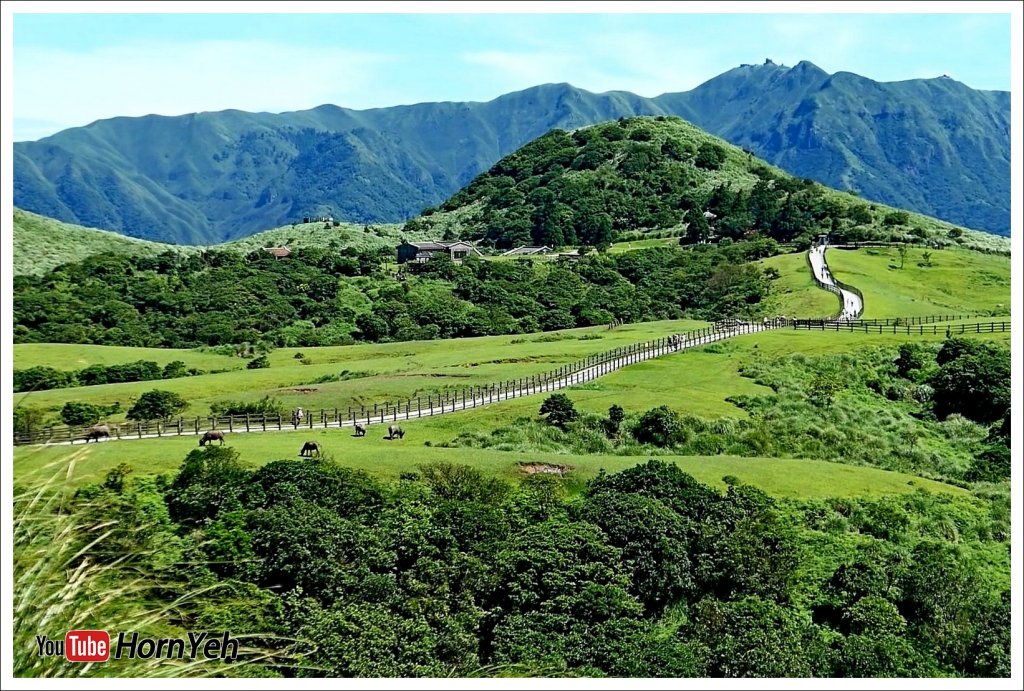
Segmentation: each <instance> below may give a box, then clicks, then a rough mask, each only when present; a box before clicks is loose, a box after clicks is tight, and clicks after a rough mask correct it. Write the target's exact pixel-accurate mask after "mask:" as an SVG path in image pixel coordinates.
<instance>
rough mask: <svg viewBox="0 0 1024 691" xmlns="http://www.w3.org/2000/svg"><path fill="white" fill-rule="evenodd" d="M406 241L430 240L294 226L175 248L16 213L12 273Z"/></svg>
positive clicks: (388, 229) (349, 226)
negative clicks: (108, 261)
mask: <svg viewBox="0 0 1024 691" xmlns="http://www.w3.org/2000/svg"><path fill="white" fill-rule="evenodd" d="M402 237H409V238H410V239H412V240H418V239H426V238H420V237H418V236H416V235H415V234H413V235H412V236H411V237H410V234H409V233H404V234H403V233H402V232H401V226H399V225H394V224H381V225H364V224H354V223H340V222H338V223H327V222H315V223H291V224H288V225H286V226H282V227H280V228H272V229H270V230H265V231H263V232H260V233H256V234H255V235H250V236H248V237H245V238H242V239H239V240H232V241H231V242H226V243H222V244H220V245H212V246H199V245H171V244H166V243H162V242H150V241H148V240H138V239H136V238H132V237H128V236H127V235H122V234H120V233H117V232H113V231H109V230H100V229H97V228H84V227H82V226H76V225H72V224H70V223H64V222H62V221H58V220H56V219H52V218H47V217H45V216H40V215H39V214H34V213H31V212H29V211H23V210H22V209H15V210H14V273H15V275H22V274H36V275H40V274H43V273H46V272H47V271H49V270H51V269H53V268H55V267H57V266H59V265H61V264H67V263H70V262H78V261H81V260H83V259H86V258H87V257H92V256H95V255H99V254H117V255H122V256H135V257H155V256H157V255H159V254H163V253H164V252H171V253H174V254H182V255H186V254H195V253H199V252H203V251H208V250H210V249H229V250H234V251H237V252H252V251H254V250H258V249H260V248H263V247H281V246H285V247H288V248H289V249H292V250H294V249H301V248H306V247H322V248H325V249H330V250H332V251H342V250H349V251H351V252H352V253H353V254H358V253H359V252H362V251H370V250H381V249H383V248H388V249H389V250H390V249H393V248H394V246H395V245H397V244H398V243H399V242H401V238H402Z"/></svg>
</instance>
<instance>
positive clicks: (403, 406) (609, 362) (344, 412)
mask: <svg viewBox="0 0 1024 691" xmlns="http://www.w3.org/2000/svg"><path fill="white" fill-rule="evenodd" d="M956 318H957V317H955V316H952V315H941V316H932V317H911V318H902V319H887V320H863V321H848V322H835V321H827V320H811V319H792V320H790V319H775V320H769V321H767V322H766V323H760V324H758V323H744V324H739V325H736V326H732V327H729V328H727V329H718V328H715V327H707V328H704V329H698V330H695V331H689V332H686V333H682V334H677V335H675V336H666V337H664V338H658V339H654V340H651V341H645V342H642V343H634V344H632V345H628V346H622V347H620V348H615V349H613V350H608V351H606V352H603V353H598V354H596V355H591V356H588V357H586V358H584V359H582V360H578V361H576V362H574V363H571V364H569V365H565V366H563V367H558V368H556V369H553V370H550V371H548V372H544V373H542V374H535V375H531V376H529V377H522V378H519V379H508V380H505V381H501V382H494V383H492V384H487V385H479V386H465V387H461V388H458V389H450V390H447V391H442V392H439V393H437V394H428V395H426V396H417V397H416V398H407V399H406V400H404V401H402V400H399V401H385V402H383V403H374V404H373V406H372V407H370V406H360V407H359V408H354V407H349V408H345V409H342V408H334V409H321V410H319V411H306V413H307V414H306V416H305V417H304V418H303V420H302V422H301V423H299V424H296V423H295V422H293V420H292V419H291V417H290V416H286V415H281V414H270V415H233V416H219V417H217V416H209V417H195V418H188V419H185V418H177V419H172V420H148V421H142V422H124V423H120V424H110V425H108V426H109V428H110V431H111V439H144V438H155V437H169V436H182V435H198V434H202V433H203V432H207V431H210V430H222V431H224V432H228V433H242V432H271V431H284V430H298V429H300V428H301V429H317V428H331V427H351V426H354V425H355V424H356V423H361V424H366V425H369V424H384V423H393V422H397V421H401V420H413V419H418V418H423V417H431V416H434V415H443V414H446V413H452V412H455V411H459V410H466V409H471V408H476V407H479V406H484V405H487V404H489V403H496V402H499V401H505V400H509V399H513V398H519V397H522V396H531V395H533V394H537V393H545V392H549V391H557V390H559V389H563V388H566V387H569V386H574V385H576V384H582V383H585V382H588V381H591V380H593V379H596V378H598V377H601V376H603V375H605V374H608V373H609V372H614V371H616V370H619V369H622V368H623V367H626V366H628V365H632V364H634V363H637V362H642V361H644V360H649V359H651V358H655V357H660V356H662V355H667V354H671V353H674V352H678V351H681V350H684V349H686V348H692V347H694V346H699V345H705V344H708V343H714V342H715V341H720V340H722V339H725V338H731V337H733V336H740V335H743V334H750V333H757V332H760V331H766V330H770V329H777V328H793V329H803V330H820V331H836V332H839V331H849V332H863V333H892V334H905V335H908V336H910V335H924V334H943V333H946V330H947V329H948V332H949V333H950V334H952V335H959V334H983V333H998V332H1006V331H1009V330H1010V322H1009V321H998V322H975V323H964V322H960V323H956V324H952V323H947V324H946V325H945V326H940V324H942V323H943V322H949V321H951V320H953V319H956ZM88 429H89V428H88V427H75V426H57V427H47V428H45V429H40V430H29V431H28V432H26V433H22V434H17V435H15V439H14V443H15V444H16V445H26V444H56V443H86V442H85V434H86V431H87V430H88Z"/></svg>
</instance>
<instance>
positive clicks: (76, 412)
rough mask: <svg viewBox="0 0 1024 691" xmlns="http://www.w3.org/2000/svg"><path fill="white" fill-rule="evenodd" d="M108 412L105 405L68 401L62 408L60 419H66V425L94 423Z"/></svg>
mask: <svg viewBox="0 0 1024 691" xmlns="http://www.w3.org/2000/svg"><path fill="white" fill-rule="evenodd" d="M106 412H107V409H106V408H104V407H103V406H98V405H93V404H92V403H79V402H78V401H68V402H67V403H65V404H64V407H63V408H61V411H60V419H61V420H63V421H64V424H65V425H94V424H96V423H97V422H99V421H100V418H102V417H103V416H104V415H105V414H106Z"/></svg>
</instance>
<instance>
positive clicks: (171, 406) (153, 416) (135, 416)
mask: <svg viewBox="0 0 1024 691" xmlns="http://www.w3.org/2000/svg"><path fill="white" fill-rule="evenodd" d="M186 408H188V401H186V400H185V399H184V398H182V397H181V396H180V395H178V394H176V393H174V392H173V391H161V390H160V389H154V390H152V391H147V392H146V393H144V394H142V395H141V396H139V400H137V401H135V404H134V405H132V407H131V408H129V409H128V414H127V417H128V419H129V420H165V419H167V418H169V417H173V416H175V415H178V414H179V413H182V412H184V411H185V409H186Z"/></svg>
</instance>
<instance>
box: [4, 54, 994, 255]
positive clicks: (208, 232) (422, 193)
mask: <svg viewBox="0 0 1024 691" xmlns="http://www.w3.org/2000/svg"><path fill="white" fill-rule="evenodd" d="M1009 114H1010V98H1009V93H1008V92H1001V91H979V90H974V89H971V88H969V87H967V86H965V85H964V84H961V83H959V82H957V81H955V80H953V79H950V78H948V77H939V78H935V79H915V80H908V81H902V82H888V83H881V82H876V81H873V80H870V79H867V78H865V77H861V76H858V75H855V74H851V73H848V72H839V73H836V74H831V75H830V74H828V73H826V72H825V71H823V70H821V69H820V68H818V67H816V66H815V65H813V64H811V63H808V62H801V63H799V64H797V65H796V66H794V67H785V66H782V65H777V64H774V63H772V62H771V61H766V62H765V63H764V64H761V65H742V66H740V67H737V68H735V69H732V70H729V71H728V72H725V73H724V74H721V75H719V76H717V77H715V78H713V79H711V80H709V81H707V82H705V83H704V84H701V85H700V86H698V87H696V88H695V89H693V90H691V91H687V92H682V93H672V94H664V95H662V96H658V97H656V98H644V97H641V96H637V95H635V94H631V93H628V92H619V91H616V92H607V93H602V94H595V93H591V92H588V91H585V90H583V89H578V88H576V87H573V86H571V85H569V84H546V85H542V86H537V87H533V88H530V89H526V90H524V91H519V92H515V93H511V94H506V95H504V96H501V97H499V98H496V99H494V100H492V101H488V102H486V103H476V102H474V103H451V102H448V103H423V104H417V105H408V106H395V107H391V108H377V109H371V110H351V109H346V108H340V107H337V106H333V105H324V106H320V107H318V108H313V109H311V110H306V111H298V112H290V113H281V114H271V113H247V112H242V111H236V110H229V111H221V112H211V113H194V114H190V115H183V116H175V117H166V116H156V115H150V116H145V117H137V118H124V117H121V118H112V119H108V120H101V121H98V122H95V123H92V124H91V125H88V126H86V127H77V128H72V129H68V130H64V131H62V132H59V133H57V134H55V135H53V136H50V137H46V138H44V139H41V140H39V141H36V142H19V143H16V144H15V145H14V156H15V158H14V203H15V205H16V206H18V207H20V208H22V209H26V210H29V211H33V212H36V213H40V214H44V215H47V216H51V217H54V218H57V219H60V220H63V221H68V222H73V223H80V224H84V225H89V226H97V227H103V228H110V229H113V230H117V231H119V232H122V233H125V234H126V235H130V236H133V237H139V238H146V239H150V240H158V241H163V242H174V243H186V244H207V243H216V242H221V241H224V240H229V239H233V238H238V237H244V236H246V235H249V234H252V233H254V232H256V231H259V230H262V229H265V228H269V227H273V226H280V225H284V224H288V223H291V222H294V221H302V219H303V218H304V217H307V216H313V217H316V216H320V215H332V216H334V217H335V218H342V219H345V220H349V221H354V222H359V223H376V222H400V221H403V220H406V219H409V218H411V217H413V216H415V215H417V214H418V213H419V212H420V211H421V210H423V209H424V208H427V207H431V206H433V205H437V204H439V203H440V202H442V201H443V200H445V199H447V198H448V197H450V196H451V195H452V194H453V193H454V192H456V191H457V190H459V189H461V188H462V187H464V186H465V185H467V184H468V183H469V182H471V181H472V180H473V179H474V178H476V177H477V176H478V175H479V174H481V173H483V172H486V171H488V170H489V169H490V168H491V166H492V165H494V163H495V162H497V161H498V160H499V159H500V158H502V157H503V156H505V155H507V154H509V153H510V152H512V151H514V150H516V149H517V148H518V147H520V146H522V145H523V144H525V143H526V142H529V141H531V140H533V139H535V138H536V137H538V136H540V135H542V134H544V133H545V132H548V131H550V130H551V129H553V128H560V129H565V130H573V129H576V128H579V127H583V126H586V125H591V124H595V123H599V122H603V121H607V120H615V119H618V118H622V117H629V116H634V115H675V116H678V117H681V118H683V119H685V120H688V121H690V122H693V123H694V124H696V125H698V126H700V127H701V128H703V129H706V130H708V131H709V132H711V133H713V134H716V135H718V136H721V137H723V138H724V139H726V140H727V141H729V142H731V143H733V144H736V145H738V146H741V147H744V148H746V149H748V150H749V151H752V152H753V153H754V154H755V155H757V156H759V157H761V158H763V159H765V160H767V161H769V162H771V163H773V164H775V165H777V166H779V167H781V168H783V169H784V170H786V171H787V172H789V173H791V174H794V175H797V176H799V177H805V178H811V179H814V180H817V181H820V182H822V183H824V184H827V185H830V186H833V187H837V188H839V189H843V190H850V191H854V192H856V193H857V194H859V195H860V196H861V197H864V198H866V199H870V200H875V201H879V202H883V203H886V204H891V205H893V206H899V207H904V208H908V209H912V210H914V211H918V212H921V213H924V214H928V215H931V216H936V217H938V218H941V219H943V220H946V221H950V222H952V223H957V224H961V225H964V226H967V227H971V228H978V229H982V230H987V231H990V232H993V233H997V234H1001V235H1009V231H1010V191H1009V184H1010V135H1009V132H1010V124H1009Z"/></svg>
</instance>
